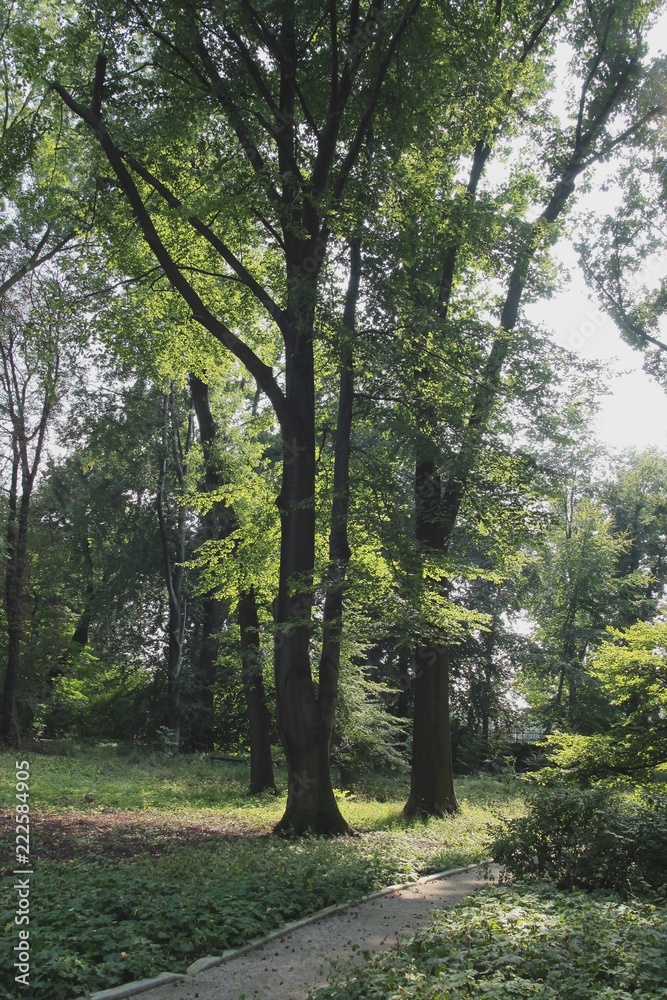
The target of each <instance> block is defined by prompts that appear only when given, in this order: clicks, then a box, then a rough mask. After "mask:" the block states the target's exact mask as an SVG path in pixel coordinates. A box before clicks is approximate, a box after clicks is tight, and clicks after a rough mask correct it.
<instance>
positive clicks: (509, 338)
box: [406, 3, 666, 814]
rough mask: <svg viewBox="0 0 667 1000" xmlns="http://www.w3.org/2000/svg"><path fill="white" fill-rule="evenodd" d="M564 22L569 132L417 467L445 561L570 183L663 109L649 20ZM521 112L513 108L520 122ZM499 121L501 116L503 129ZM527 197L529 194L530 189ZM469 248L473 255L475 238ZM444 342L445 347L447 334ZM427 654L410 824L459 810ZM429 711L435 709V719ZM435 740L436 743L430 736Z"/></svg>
mask: <svg viewBox="0 0 667 1000" xmlns="http://www.w3.org/2000/svg"><path fill="white" fill-rule="evenodd" d="M559 6H560V5H558V4H554V5H553V6H552V7H550V8H549V9H547V10H546V11H544V12H540V13H539V14H538V15H537V17H536V20H535V22H533V25H534V26H533V28H532V30H531V29H530V28H529V29H527V30H526V29H524V30H525V34H524V35H523V41H522V42H521V40H519V52H520V55H519V57H518V59H517V62H516V65H517V67H520V66H521V64H522V63H524V62H526V61H527V59H528V57H529V56H530V55H532V52H533V49H534V48H535V47H536V45H537V44H538V43H539V42H540V39H541V36H542V34H543V32H544V31H545V28H547V27H548V28H549V31H550V30H551V25H550V21H551V19H552V17H553V16H554V15H555V14H556V13H557V12H558V8H559ZM496 9H497V10H501V20H500V22H499V23H498V24H497V25H496V30H498V31H499V32H503V31H504V30H506V29H505V26H504V23H503V20H502V9H501V8H496ZM567 14H568V17H567V19H566V20H565V21H564V22H563V24H564V25H565V26H566V27H567V31H568V36H569V38H570V39H571V40H572V43H573V56H572V63H571V66H572V69H573V71H574V72H575V73H576V76H577V79H578V81H579V83H580V85H579V93H578V99H576V100H575V101H573V102H572V103H571V105H570V107H571V110H572V112H573V114H572V117H571V119H570V122H569V123H568V125H567V126H566V127H565V128H563V129H561V128H560V127H558V126H554V125H550V126H549V127H548V128H547V129H546V130H545V132H543V134H542V144H543V149H544V150H545V152H546V154H547V155H546V157H544V158H543V160H542V164H541V167H542V170H543V171H544V174H546V183H544V182H542V183H541V184H540V183H539V182H538V183H537V184H536V188H537V197H531V198H529V201H530V202H531V203H532V211H533V213H534V215H533V218H534V221H532V222H529V221H528V220H527V219H526V216H525V212H524V211H522V210H521V205H520V202H519V203H517V202H515V204H517V207H519V208H520V211H519V213H518V215H517V216H514V219H513V225H514V227H515V228H514V237H515V239H514V243H513V245H511V246H509V247H508V248H507V258H506V261H503V265H502V266H501V268H500V269H499V274H498V277H499V278H500V280H502V281H503V283H504V285H505V293H504V296H503V297H502V299H501V307H500V309H499V312H498V313H497V314H496V315H497V326H496V330H495V332H493V333H492V332H491V331H489V335H490V336H489V345H488V348H487V350H486V352H485V353H483V354H482V357H481V359H480V362H481V363H480V365H479V368H478V375H477V381H476V385H475V387H474V389H473V391H472V392H471V393H470V397H469V401H468V403H467V415H466V417H465V420H464V423H463V427H462V428H461V430H460V432H459V435H458V440H457V442H456V446H455V447H454V448H453V449H451V451H450V454H449V456H448V459H447V461H446V463H444V469H442V472H441V471H440V469H439V468H438V461H437V458H438V449H437V448H433V447H431V449H430V450H428V449H427V451H426V452H424V453H422V455H421V456H420V455H418V458H417V477H416V496H417V501H416V507H417V537H418V540H419V541H420V542H422V544H424V545H426V546H428V549H429V550H431V551H436V552H442V553H444V554H446V553H447V552H448V550H449V548H450V546H451V541H452V538H453V535H454V530H455V527H456V523H457V519H458V517H459V512H460V510H461V505H462V502H463V499H464V496H465V493H466V491H467V489H468V488H469V483H470V479H471V476H472V474H473V471H474V469H475V466H476V464H477V462H478V460H479V456H480V454H481V453H482V452H483V450H484V446H485V435H486V434H487V432H488V429H489V427H490V425H491V422H492V419H493V415H494V412H495V411H496V409H497V406H498V400H499V395H500V393H501V390H502V388H503V373H504V372H505V370H506V368H507V365H508V361H509V359H510V358H511V356H512V353H513V351H514V350H516V345H517V343H519V344H520V342H521V326H520V324H519V309H520V306H521V302H522V299H523V297H524V294H525V293H526V292H528V293H530V292H533V294H534V291H536V290H538V289H539V288H540V278H539V271H538V269H537V267H536V266H535V265H536V264H539V262H540V260H541V261H544V260H545V253H546V252H547V250H548V248H549V247H550V246H552V245H553V244H554V242H555V240H556V238H557V236H558V234H559V232H560V226H559V220H560V218H561V217H562V216H563V213H564V212H565V209H566V207H567V206H568V202H569V201H570V199H571V196H572V194H573V192H574V190H575V183H576V181H577V179H578V178H579V177H580V176H581V175H582V174H584V172H585V171H587V170H589V169H590V168H591V167H592V166H593V165H594V164H595V163H597V162H599V161H601V160H605V159H607V158H608V157H610V156H611V155H612V154H614V153H615V151H616V150H618V149H619V148H620V147H621V146H622V145H623V144H624V143H625V144H627V143H628V142H629V140H633V141H634V140H636V139H638V137H639V136H642V137H644V138H645V135H646V132H647V129H649V128H650V126H651V123H654V122H656V121H657V120H658V119H659V118H660V116H662V115H664V113H665V110H666V107H665V103H664V101H662V100H660V99H656V98H655V95H654V93H653V75H652V73H651V72H650V71H649V72H648V73H647V72H646V70H645V68H644V67H643V65H642V55H643V31H644V30H645V26H646V18H647V12H646V11H645V9H644V8H643V7H641V6H640V5H632V4H627V5H624V6H623V7H618V6H613V5H608V4H606V3H602V4H599V5H593V4H587V5H581V6H579V5H576V4H573V5H571V6H569V8H568V11H567ZM522 27H523V26H522ZM654 72H655V67H654ZM514 88H515V84H514V81H512V83H511V85H510V86H509V87H508V88H507V90H506V91H505V94H504V95H503V96H504V98H505V99H506V100H507V103H508V104H511V103H512V99H513V97H514ZM519 92H521V91H519ZM501 103H502V102H501ZM520 106H521V102H519V106H518V107H517V109H516V110H517V111H518V110H519V108H520ZM515 113H516V112H515ZM504 121H505V118H504V116H503V117H501V127H500V129H501V130H502V127H503V126H504ZM498 131H499V129H498V128H497V127H495V128H494V127H492V128H489V127H488V125H487V127H486V128H484V129H482V130H481V131H480V134H479V135H478V136H477V137H476V142H475V143H474V146H473V148H472V150H471V159H472V166H471V168H470V175H469V181H468V186H467V189H466V193H465V202H464V203H471V202H472V201H473V199H474V198H475V195H476V191H477V187H478V184H479V180H480V178H481V175H482V171H483V170H484V167H485V165H486V163H487V161H488V160H489V157H490V155H491V153H492V151H493V148H494V146H495V144H496V140H497V138H498ZM535 180H537V178H535ZM529 183H530V182H529ZM519 189H520V188H519ZM523 190H524V195H525V193H526V189H525V188H524V189H523ZM512 200H513V199H512ZM524 205H525V201H524ZM511 224H512V223H511ZM458 231H459V233H463V234H464V233H465V232H466V230H465V228H464V227H459V230H458ZM466 244H467V241H466V242H465V243H464V242H463V241H462V240H456V241H453V242H452V243H451V244H450V245H449V246H448V247H446V248H443V251H442V258H441V259H442V260H443V265H442V271H441V280H440V283H439V291H438V296H437V299H436V308H437V310H438V312H439V314H440V316H441V317H442V318H444V319H445V320H447V318H448V314H449V313H450V310H451V306H452V302H451V295H452V289H453V288H454V280H455V277H456V274H457V271H459V270H460V268H461V266H462V264H464V263H465V257H464V255H463V253H462V249H463V247H464V246H466ZM471 244H472V245H473V246H474V235H473V239H472V240H471ZM469 245H470V244H468V246H469ZM466 248H467V246H466ZM450 329H451V328H450ZM443 334H444V338H445V341H446V338H447V335H448V334H447V326H445V327H444V331H443ZM427 385H428V379H427ZM441 468H442V466H441ZM422 646H423V643H422ZM424 648H425V650H426V652H425V653H423V654H421V655H420V663H419V667H418V670H417V677H416V691H415V706H416V708H415V733H414V739H413V747H414V750H413V753H414V766H413V775H412V788H411V793H410V798H409V800H408V802H407V804H406V811H407V813H408V814H414V813H431V814H439V813H442V812H443V811H453V810H454V809H455V808H456V801H455V798H454V796H453V786H452V783H451V779H450V777H449V775H448V774H447V773H443V772H442V771H441V772H440V773H438V774H436V773H434V771H435V769H434V768H432V766H431V761H433V760H436V761H439V762H440V765H441V768H442V769H444V771H449V770H450V755H449V750H448V746H449V723H448V718H447V716H448V705H447V700H446V699H447V695H446V694H445V691H446V690H447V689H448V682H447V672H448V670H447V653H446V646H444V645H443V644H442V643H438V642H435V643H430V644H429V643H427V644H426V645H425V647H424ZM422 661H423V662H422ZM436 704H439V708H438V709H437V710H434V705H436ZM420 706H421V707H420ZM435 733H439V735H437V736H435V735H434V734H435ZM434 741H435V742H434Z"/></svg>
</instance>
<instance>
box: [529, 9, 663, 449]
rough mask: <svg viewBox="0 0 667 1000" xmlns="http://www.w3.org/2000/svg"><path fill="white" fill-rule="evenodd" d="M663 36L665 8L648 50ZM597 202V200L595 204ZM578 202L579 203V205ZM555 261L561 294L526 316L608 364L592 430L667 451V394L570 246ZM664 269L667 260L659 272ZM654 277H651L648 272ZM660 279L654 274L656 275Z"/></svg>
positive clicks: (588, 203) (612, 441)
mask: <svg viewBox="0 0 667 1000" xmlns="http://www.w3.org/2000/svg"><path fill="white" fill-rule="evenodd" d="M665 38H667V10H663V13H662V15H661V16H660V18H658V20H657V22H656V24H655V26H654V28H653V30H652V32H651V34H650V36H649V53H650V55H652V56H656V55H658V53H659V52H660V51H663V52H664V41H665ZM559 62H560V63H561V72H562V73H563V78H564V79H567V76H566V73H567V69H566V62H567V53H566V52H564V53H563V55H562V56H561V57H560V59H559ZM608 197H609V196H608V195H604V196H600V195H597V196H596V195H595V194H592V195H589V196H587V197H586V200H585V207H586V208H596V209H597V208H599V209H600V211H601V212H603V213H604V212H605V210H606V211H608V210H609V207H610V206H609V204H608V202H607V206H605V199H608ZM596 202H597V204H596ZM579 204H580V205H581V206H583V205H584V201H583V199H582V202H580V203H579ZM559 256H560V259H561V260H562V261H563V262H564V263H565V265H566V266H567V267H568V269H569V271H570V274H571V281H570V282H569V284H568V285H566V286H565V287H564V289H563V291H562V292H560V293H559V294H558V295H556V296H554V298H552V299H550V300H549V301H548V302H543V303H536V304H535V305H532V306H528V307H527V308H526V313H527V315H528V316H529V317H530V319H531V320H534V321H538V322H541V323H543V324H544V325H545V326H546V327H547V329H549V330H551V331H552V333H553V338H554V340H555V341H556V343H558V344H562V345H563V346H564V347H568V348H569V349H570V350H573V351H575V352H576V353H577V354H580V355H581V356H582V357H583V358H594V359H598V360H601V361H608V362H610V363H611V367H612V370H613V372H615V374H613V375H612V376H611V379H610V383H609V387H610V389H611V394H610V395H609V396H605V397H604V398H603V400H602V404H601V407H600V411H599V413H598V417H597V421H596V427H595V432H596V434H597V436H598V437H599V438H600V440H601V441H602V443H603V444H604V445H606V446H607V447H608V448H613V449H619V450H621V449H623V448H631V447H634V448H638V449H641V448H648V447H651V446H655V447H657V448H661V449H663V450H665V451H667V392H666V391H665V390H664V389H662V388H661V387H660V386H659V385H658V384H657V382H655V381H654V380H653V379H652V378H650V376H648V375H646V374H645V372H644V371H643V370H642V361H643V358H642V354H641V352H640V351H636V350H633V349H632V348H631V347H629V346H628V345H627V344H626V343H624V341H622V340H621V337H620V334H619V332H618V330H617V328H616V326H615V325H614V323H613V322H612V320H611V319H609V318H608V317H607V316H606V314H604V313H602V312H601V311H600V309H599V307H598V304H597V302H596V301H595V299H594V297H593V296H589V293H588V291H587V288H586V283H585V281H584V279H583V275H582V274H581V271H580V269H579V265H578V263H577V257H576V254H575V252H574V250H573V249H572V247H571V246H570V245H569V244H568V243H566V242H563V244H562V247H561V250H560V254H559ZM665 273H667V261H665V267H664V269H663V270H662V274H663V275H664V274H665ZM653 277H654V278H655V277H656V275H653ZM657 277H660V275H657Z"/></svg>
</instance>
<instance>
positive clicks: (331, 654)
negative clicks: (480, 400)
mask: <svg viewBox="0 0 667 1000" xmlns="http://www.w3.org/2000/svg"><path fill="white" fill-rule="evenodd" d="M360 281H361V247H360V245H359V243H358V241H354V242H352V243H351V244H350V278H349V282H348V287H347V294H346V297H345V308H344V312H343V337H342V341H341V348H340V375H339V378H340V386H339V393H338V419H337V422H336V440H335V445H334V472H333V501H332V505H331V525H330V528H329V566H328V570H327V580H326V595H325V598H324V613H323V632H322V655H321V662H320V673H321V674H322V673H324V674H326V675H327V676H328V677H329V678H331V681H330V685H329V688H328V691H327V692H324V691H323V692H321V693H320V704H321V706H322V708H323V709H324V711H325V712H326V715H327V717H329V718H331V719H332V720H333V718H334V716H335V707H336V695H337V685H338V677H339V674H340V640H341V634H342V628H343V596H344V590H345V578H346V575H347V566H348V563H349V561H350V554H351V553H350V546H349V543H348V537H347V526H348V515H349V508H350V452H351V437H352V405H353V400H354V356H353V338H354V330H355V317H356V309H357V301H358V299H359V285H360ZM332 682H333V683H332ZM325 698H326V699H328V701H327V703H325Z"/></svg>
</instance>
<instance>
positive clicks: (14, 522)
mask: <svg viewBox="0 0 667 1000" xmlns="http://www.w3.org/2000/svg"><path fill="white" fill-rule="evenodd" d="M19 466H20V458H19V452H18V448H17V447H15V449H14V454H13V456H12V471H11V482H10V488H9V513H8V522H7V555H6V563H5V610H6V614H7V668H6V671H5V682H4V687H3V695H2V738H3V740H4V741H5V742H6V743H8V744H9V745H10V746H16V747H18V746H19V744H20V730H19V717H18V708H17V693H18V678H19V670H20V665H21V638H22V634H23V589H24V585H25V572H26V566H27V545H28V514H29V509H30V494H31V491H32V479H31V478H30V477H28V479H27V481H26V480H25V478H24V483H23V490H22V494H21V499H20V501H19V499H18V478H19Z"/></svg>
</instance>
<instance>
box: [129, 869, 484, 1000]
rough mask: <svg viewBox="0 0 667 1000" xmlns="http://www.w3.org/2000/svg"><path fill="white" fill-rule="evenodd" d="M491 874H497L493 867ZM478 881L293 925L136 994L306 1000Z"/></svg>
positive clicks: (395, 896) (198, 999) (189, 999)
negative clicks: (261, 942) (220, 961)
mask: <svg viewBox="0 0 667 1000" xmlns="http://www.w3.org/2000/svg"><path fill="white" fill-rule="evenodd" d="M491 871H492V873H497V871H498V869H497V868H496V867H495V866H491ZM483 884H484V879H483V878H482V877H481V876H480V875H479V874H478V872H477V871H475V870H473V871H466V872H463V873H461V874H459V875H452V876H449V877H446V878H440V879H434V880H432V881H428V882H420V883H416V884H415V885H414V886H410V888H408V889H399V890H397V891H395V892H393V893H391V894H390V895H386V896H379V897H376V898H375V899H370V900H367V901H366V902H363V903H360V904H358V905H357V906H351V907H350V908H349V909H346V910H344V911H342V912H340V913H336V914H333V915H332V916H328V917H323V918H322V919H321V920H318V921H317V922H315V923H312V924H308V925H307V926H306V927H300V928H297V929H296V930H294V931H291V932H289V933H288V934H285V935H283V936H281V937H277V938H275V939H274V940H272V941H270V942H269V943H268V944H264V945H262V946H261V947H260V948H257V949H255V950H253V951H248V952H245V953H244V954H242V955H238V956H236V957H235V958H233V959H231V960H230V961H228V962H225V963H223V964H222V965H217V966H215V967H213V968H209V969H206V970H205V971H203V972H200V973H198V974H197V975H194V976H188V977H187V979H186V980H181V981H180V982H175V983H170V984H168V985H165V986H160V987H158V988H157V989H151V990H149V991H147V992H146V993H142V994H140V996H141V998H142V1000H143V998H144V997H145V998H146V1000H258V998H260V1000H306V998H307V997H308V995H309V993H310V992H311V990H314V989H317V988H318V987H321V986H325V985H326V984H327V983H328V982H329V980H330V979H331V978H332V975H333V973H334V972H337V971H339V970H340V968H341V966H344V967H347V966H353V965H359V964H361V963H362V962H363V961H364V960H365V959H364V953H365V954H366V955H369V954H371V955H372V954H375V952H377V951H379V950H380V949H382V948H390V947H391V946H392V945H394V944H396V942H397V941H399V940H400V939H402V938H406V937H411V936H412V935H413V934H414V933H415V932H416V931H417V930H418V929H419V928H420V927H422V926H423V925H424V924H427V923H429V921H430V919H431V917H432V915H433V913H434V912H435V911H436V910H441V909H443V908H444V907H447V906H452V905H453V904H454V903H457V902H458V901H459V900H460V899H461V898H462V897H463V896H466V895H468V894H469V893H470V892H473V891H474V890H475V889H478V888H479V887H480V886H481V885H483Z"/></svg>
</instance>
